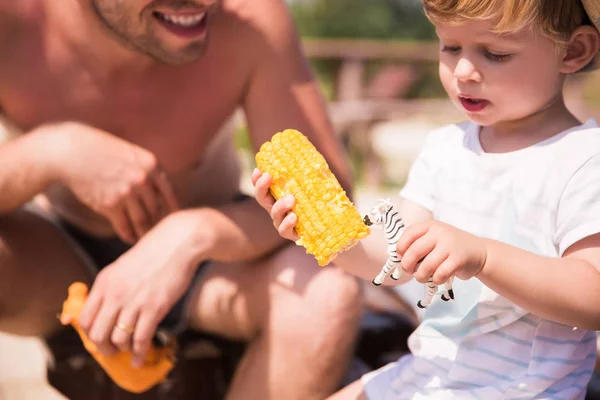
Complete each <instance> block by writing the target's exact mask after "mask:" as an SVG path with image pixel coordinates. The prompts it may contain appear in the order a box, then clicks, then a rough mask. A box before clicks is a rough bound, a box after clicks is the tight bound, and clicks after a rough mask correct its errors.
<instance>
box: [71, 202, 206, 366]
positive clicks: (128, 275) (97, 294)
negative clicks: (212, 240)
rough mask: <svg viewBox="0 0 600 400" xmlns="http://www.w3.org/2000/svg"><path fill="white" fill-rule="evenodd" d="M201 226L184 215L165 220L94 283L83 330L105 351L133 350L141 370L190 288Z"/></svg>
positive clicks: (82, 318) (87, 304)
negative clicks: (157, 336)
mask: <svg viewBox="0 0 600 400" xmlns="http://www.w3.org/2000/svg"><path fill="white" fill-rule="evenodd" d="M196 230H197V227H196V226H194V225H193V223H191V222H190V218H189V217H188V216H187V215H186V214H185V211H180V212H177V213H173V214H171V215H169V216H167V217H166V218H164V219H163V220H162V221H161V222H160V223H159V224H158V225H157V226H156V227H154V228H153V229H152V230H151V231H149V232H148V234H147V235H146V236H144V237H143V238H142V239H141V240H140V241H139V242H138V243H137V244H136V245H135V246H134V247H133V248H132V249H131V250H129V251H128V252H127V253H125V254H124V255H123V256H121V257H120V258H119V259H117V260H116V261H115V262H114V263H113V264H111V265H109V266H108V267H106V268H105V269H103V270H102V271H101V272H100V273H99V274H98V276H97V278H96V281H95V282H94V284H93V286H92V289H91V291H90V295H89V297H88V300H87V302H86V304H85V308H84V310H83V312H82V313H81V316H80V321H79V322H80V325H81V328H82V329H83V331H84V332H85V333H86V334H87V335H88V337H89V338H90V340H91V341H93V342H94V343H96V345H97V346H98V349H99V350H100V352H102V353H104V354H112V353H113V352H114V351H116V349H117V348H118V349H120V350H123V351H127V350H133V364H134V365H137V366H140V365H142V363H143V360H144V358H145V356H146V354H147V351H148V349H149V347H150V345H151V342H152V337H153V336H154V333H155V332H156V329H157V326H158V324H159V323H160V321H162V320H163V318H164V317H165V316H166V315H167V313H168V312H169V310H170V309H171V308H172V307H173V305H174V304H175V303H176V302H177V300H178V299H179V298H181V297H182V295H183V294H184V292H185V291H186V290H187V288H188V287H189V286H190V284H191V281H192V277H193V276H194V273H195V270H196V267H197V265H198V263H199V261H201V260H198V254H196V252H195V251H194V250H195V244H194V243H195V242H194V241H195V240H197V232H196Z"/></svg>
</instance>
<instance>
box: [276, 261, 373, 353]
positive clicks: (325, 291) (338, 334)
mask: <svg viewBox="0 0 600 400" xmlns="http://www.w3.org/2000/svg"><path fill="white" fill-rule="evenodd" d="M294 266H295V268H294V269H293V270H294V273H295V277H296V280H297V282H299V281H302V282H303V283H302V284H296V285H295V290H294V291H281V292H280V297H279V298H275V299H273V301H274V303H275V304H277V306H276V308H277V311H276V313H275V315H272V317H274V318H276V319H275V320H274V321H272V322H273V323H274V326H275V327H276V328H275V329H276V330H277V331H279V333H280V335H281V336H282V337H285V336H287V334H291V335H294V336H298V335H300V336H305V337H308V338H310V341H311V343H312V344H313V345H314V346H316V347H317V348H321V349H322V348H323V347H330V346H333V347H338V348H339V350H340V351H343V348H345V347H346V345H349V344H350V343H352V341H353V340H354V337H355V334H356V332H357V331H358V327H359V323H360V316H361V312H362V309H363V298H362V291H361V285H360V282H359V280H358V279H357V278H355V277H353V276H351V275H348V274H346V273H345V272H344V271H343V270H341V269H340V268H338V267H335V266H328V267H318V266H316V262H314V260H313V259H311V258H310V256H307V255H305V254H302V255H301V256H300V257H297V258H296V263H295V264H294ZM298 299H301V301H298ZM286 333H287V334H286Z"/></svg>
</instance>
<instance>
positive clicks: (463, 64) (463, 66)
mask: <svg viewBox="0 0 600 400" xmlns="http://www.w3.org/2000/svg"><path fill="white" fill-rule="evenodd" d="M454 77H455V78H456V79H458V80H459V81H462V82H466V81H475V82H480V81H481V74H480V73H479V71H478V70H477V68H475V65H473V63H472V62H471V61H470V60H468V59H467V58H460V59H459V60H458V63H457V64H456V67H455V68H454Z"/></svg>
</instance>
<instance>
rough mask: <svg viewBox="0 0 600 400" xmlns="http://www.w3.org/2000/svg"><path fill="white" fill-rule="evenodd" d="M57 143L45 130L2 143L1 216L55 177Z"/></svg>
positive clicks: (0, 167) (31, 196)
mask: <svg viewBox="0 0 600 400" xmlns="http://www.w3.org/2000/svg"><path fill="white" fill-rule="evenodd" d="M56 145H57V144H56V143H52V142H51V140H50V138H49V135H48V134H47V132H46V131H45V130H44V129H36V130H34V131H32V132H30V133H27V134H24V135H21V136H19V137H17V138H14V139H11V140H8V141H7V142H4V143H2V144H0V215H2V214H7V213H9V212H11V211H14V210H15V209H17V208H18V207H20V206H22V205H23V204H25V203H26V202H27V201H29V200H30V199H32V198H33V197H34V196H35V195H37V194H38V193H41V192H43V191H44V189H45V188H46V187H47V186H48V185H49V184H50V183H51V182H52V181H53V180H54V179H55V177H56V171H55V168H54V165H55V163H54V156H53V152H52V149H53V148H55V146H56Z"/></svg>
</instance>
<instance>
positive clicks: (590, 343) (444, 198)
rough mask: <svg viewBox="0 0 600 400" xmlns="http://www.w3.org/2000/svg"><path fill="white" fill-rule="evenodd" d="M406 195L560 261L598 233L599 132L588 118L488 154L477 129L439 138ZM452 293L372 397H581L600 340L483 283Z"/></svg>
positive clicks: (454, 130) (458, 223)
mask: <svg viewBox="0 0 600 400" xmlns="http://www.w3.org/2000/svg"><path fill="white" fill-rule="evenodd" d="M401 196H402V197H404V198H406V199H408V200H411V201H413V202H415V203H417V204H420V205H421V206H423V207H425V208H427V209H429V210H431V211H432V213H433V216H434V219H436V220H439V221H442V222H445V223H448V224H451V225H453V226H455V227H457V228H459V229H462V230H465V231H467V232H470V233H473V234H475V235H478V236H481V237H487V238H492V239H496V240H499V241H502V242H505V243H508V244H511V245H513V246H516V247H519V248H522V249H525V250H528V251H530V252H533V253H536V254H540V255H544V256H548V257H560V256H561V255H562V254H563V252H564V251H565V250H566V249H567V248H568V247H569V246H570V245H572V244H573V243H575V242H577V241H578V240H580V239H582V238H585V237H586V236H589V235H592V234H595V233H598V232H600V128H598V125H597V123H596V121H594V120H588V121H587V122H586V123H585V124H583V125H581V126H578V127H575V128H572V129H570V130H568V131H565V132H562V133H560V134H558V135H555V136H554V137H552V138H550V139H547V140H545V141H543V142H541V143H538V144H536V145H534V146H531V147H528V148H525V149H522V150H518V151H514V152H510V153H502V154H490V153H485V152H484V151H483V149H482V147H481V145H480V142H479V126H477V125H475V124H473V123H471V122H466V123H462V124H459V125H451V126H447V127H444V128H441V129H438V130H436V131H434V132H432V133H431V134H429V136H428V138H427V140H426V143H425V146H424V148H423V150H422V152H421V153H420V155H419V156H418V158H417V160H416V161H415V163H414V165H413V166H412V168H411V171H410V173H409V178H408V181H407V183H406V185H405V187H404V188H403V189H402V191H401ZM522 268H527V265H523V266H522ZM540 279H544V277H543V276H540ZM453 289H454V294H455V300H454V301H453V302H444V301H441V299H440V298H439V297H437V298H434V300H433V302H432V304H431V305H430V306H429V307H428V308H427V309H426V311H425V313H424V319H423V322H422V323H421V324H420V326H419V327H418V328H417V329H416V330H415V332H414V333H413V334H412V335H411V337H410V339H409V347H410V350H411V353H412V355H409V356H407V357H404V358H402V359H400V360H399V361H398V362H397V363H393V364H391V365H389V366H387V367H384V368H383V369H382V370H380V371H376V372H374V373H371V374H368V375H366V376H365V377H364V378H363V382H364V384H365V391H366V393H367V395H368V397H369V399H377V400H392V399H393V400H397V399H425V398H427V399H436V400H442V399H483V400H492V399H517V398H519V399H521V398H522V399H533V398H535V399H583V397H584V395H585V387H586V385H587V383H588V381H589V378H590V376H591V374H592V371H593V369H594V364H595V359H596V336H595V333H594V332H592V331H587V330H582V329H577V328H573V327H569V326H565V325H562V324H558V323H555V322H551V321H548V320H545V319H543V318H541V317H538V316H537V315H534V314H531V313H529V312H528V311H527V310H524V309H522V308H521V307H518V306H516V305H515V304H513V303H511V302H510V301H508V300H507V299H505V298H503V297H501V296H500V295H498V294H497V293H495V292H494V291H492V290H491V289H489V288H488V287H486V286H485V285H483V284H482V283H481V281H479V280H478V279H470V280H468V281H462V280H459V279H455V280H454V284H453ZM556 290H557V291H559V290H561V288H560V287H557V288H556ZM581 290H582V291H583V290H586V287H585V285H582V287H581ZM572 295H573V296H577V292H574V293H572ZM599 307H600V305H599Z"/></svg>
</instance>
